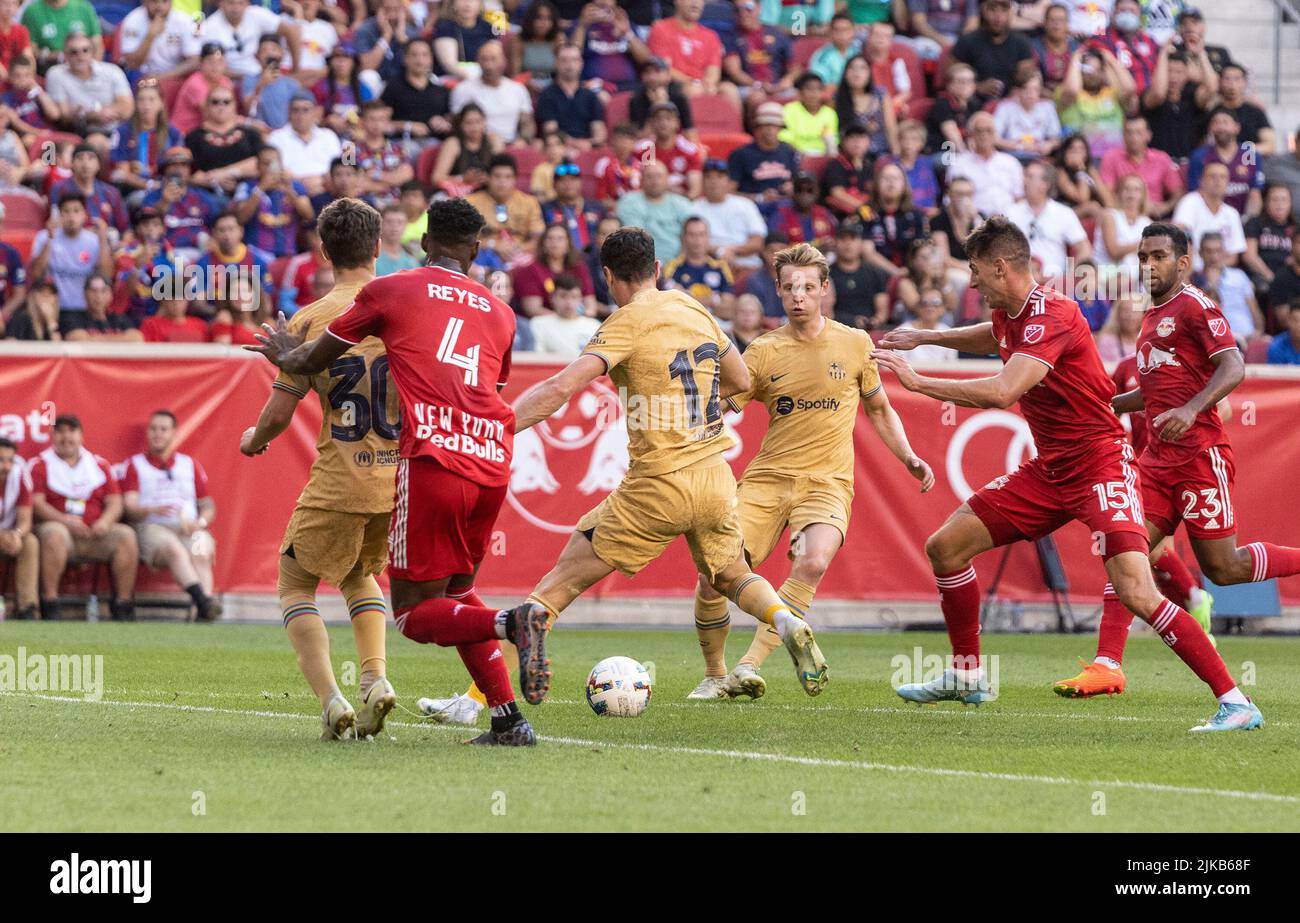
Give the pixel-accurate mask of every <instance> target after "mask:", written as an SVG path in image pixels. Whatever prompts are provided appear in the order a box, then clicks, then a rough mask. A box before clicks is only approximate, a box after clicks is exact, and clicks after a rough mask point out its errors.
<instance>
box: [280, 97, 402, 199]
mask: <svg viewBox="0 0 1300 923" xmlns="http://www.w3.org/2000/svg"><path fill="white" fill-rule="evenodd" d="M320 117H321V111H320V107H319V106H318V105H316V100H315V98H314V97H313V96H312V95H311V94H310V93H308V92H307V91H306V90H303V89H299V90H298V94H297V95H296V96H295V97H294V98H293V102H291V103H290V104H289V124H288V125H285V126H284V127H283V128H277V129H276V130H275V131H273V132H271V133H270V134H269V135H267V137H266V143H267V144H268V145H270V146H271V147H274V148H276V149H277V150H279V152H280V159H281V162H282V163H283V164H284V165H285V172H286V173H288V174H289V176H290V177H292V178H293V179H296V180H298V181H299V182H300V183H302V185H303V188H304V189H306V190H307V193H308V195H316V194H317V193H319V192H321V191H323V190H324V188H325V177H326V176H327V175H328V174H329V171H330V164H331V163H333V162H334V159H335V158H336V157H340V156H342V154H343V144H342V142H341V141H339V136H338V135H336V134H334V132H332V131H330V130H329V129H328V128H325V127H324V126H322V125H321V124H320ZM358 156H359V155H358ZM408 178H409V177H408Z"/></svg>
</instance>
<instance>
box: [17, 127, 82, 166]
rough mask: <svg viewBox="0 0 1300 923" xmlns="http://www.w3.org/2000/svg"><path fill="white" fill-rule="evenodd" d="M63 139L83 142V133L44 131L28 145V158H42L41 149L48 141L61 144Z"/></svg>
mask: <svg viewBox="0 0 1300 923" xmlns="http://www.w3.org/2000/svg"><path fill="white" fill-rule="evenodd" d="M62 141H71V142H72V143H73V144H80V143H81V142H82V137H81V135H74V134H72V133H70V132H66V131H43V132H41V133H40V134H38V135H36V136H35V137H33V138H32V143H31V144H29V145H28V146H27V158H28V159H29V160H40V159H41V150H42V148H44V147H45V145H46V143H53V144H59V143H60V142H62Z"/></svg>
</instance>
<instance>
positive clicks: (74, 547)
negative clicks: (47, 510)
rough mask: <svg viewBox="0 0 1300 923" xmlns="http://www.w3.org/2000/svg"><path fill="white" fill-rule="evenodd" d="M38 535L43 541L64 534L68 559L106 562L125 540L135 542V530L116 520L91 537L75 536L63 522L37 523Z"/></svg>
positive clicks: (36, 530)
mask: <svg viewBox="0 0 1300 923" xmlns="http://www.w3.org/2000/svg"><path fill="white" fill-rule="evenodd" d="M34 531H35V533H36V537H37V538H38V539H40V540H42V541H46V540H48V539H50V538H53V537H54V536H56V535H61V536H63V541H64V542H65V543H66V544H67V548H68V560H70V561H95V562H101V563H102V562H104V561H108V560H110V559H112V557H113V552H115V551H117V547H118V546H119V545H120V544H122V543H123V542H130V543H132V544H134V543H135V530H134V529H132V528H131V527H130V526H128V525H126V524H125V523H121V522H115V523H113V524H112V525H111V526H109V527H108V531H107V532H105V533H104V534H103V535H92V536H91V537H90V538H73V536H72V532H71V531H70V530H69V529H68V527H67V526H65V525H64V524H63V523H61V522H41V523H37V524H36V528H35V530H34Z"/></svg>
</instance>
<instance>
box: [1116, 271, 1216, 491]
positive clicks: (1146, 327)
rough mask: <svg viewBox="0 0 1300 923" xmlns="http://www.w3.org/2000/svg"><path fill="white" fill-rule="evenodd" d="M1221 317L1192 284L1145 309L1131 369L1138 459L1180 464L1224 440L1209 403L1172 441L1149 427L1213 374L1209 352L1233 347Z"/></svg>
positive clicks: (1205, 295) (1154, 462)
mask: <svg viewBox="0 0 1300 923" xmlns="http://www.w3.org/2000/svg"><path fill="white" fill-rule="evenodd" d="M1236 348H1237V341H1236V340H1235V339H1234V338H1233V336H1232V330H1231V328H1230V327H1229V326H1228V321H1227V318H1225V317H1224V316H1223V312H1222V311H1220V310H1219V306H1218V305H1216V304H1215V303H1214V301H1213V299H1211V298H1210V296H1209V295H1207V294H1205V292H1203V291H1201V290H1200V289H1199V288H1197V287H1196V286H1194V285H1184V286H1183V287H1182V290H1181V291H1179V292H1178V294H1177V295H1174V296H1173V297H1172V298H1170V299H1169V300H1168V301H1166V302H1165V303H1164V304H1161V305H1155V306H1153V307H1151V308H1149V309H1148V310H1147V312H1146V314H1145V315H1144V316H1143V318H1142V332H1141V333H1140V334H1138V347H1137V368H1138V374H1139V378H1140V380H1141V385H1142V399H1143V400H1144V401H1145V402H1146V408H1147V447H1146V455H1145V458H1144V464H1150V465H1156V466H1161V467H1167V466H1175V465H1181V464H1183V463H1185V462H1187V461H1190V460H1191V459H1192V458H1194V457H1195V456H1197V455H1199V454H1201V453H1202V452H1204V451H1205V450H1206V449H1209V448H1211V447H1213V446H1216V445H1227V444H1228V434H1227V433H1225V432H1224V431H1223V421H1222V420H1220V419H1219V411H1218V410H1217V409H1215V408H1214V407H1211V408H1210V409H1209V410H1207V411H1205V412H1204V413H1202V414H1200V415H1198V416H1197V418H1196V422H1195V423H1193V424H1192V428H1191V429H1189V430H1188V431H1187V432H1186V433H1184V434H1183V436H1182V438H1181V439H1179V440H1178V441H1177V442H1167V441H1165V440H1163V439H1161V438H1160V436H1159V435H1158V434H1157V433H1156V432H1155V431H1154V430H1153V429H1152V421H1153V420H1155V418H1156V417H1158V416H1160V414H1162V413H1164V412H1165V411H1166V410H1170V409H1172V408H1174V407H1181V406H1183V405H1184V404H1186V403H1187V402H1188V401H1189V400H1191V398H1192V397H1193V396H1194V395H1195V394H1196V393H1197V392H1198V391H1200V390H1201V389H1202V388H1204V387H1205V383H1206V382H1207V381H1209V380H1210V376H1211V375H1213V374H1214V369H1215V365H1214V362H1213V361H1212V359H1213V357H1214V356H1217V355H1218V354H1219V353H1221V352H1225V351H1227V350H1229V349H1236Z"/></svg>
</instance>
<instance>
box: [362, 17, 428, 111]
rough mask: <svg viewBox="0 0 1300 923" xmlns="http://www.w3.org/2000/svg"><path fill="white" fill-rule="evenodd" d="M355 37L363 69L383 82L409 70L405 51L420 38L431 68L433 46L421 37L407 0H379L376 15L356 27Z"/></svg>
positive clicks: (389, 81) (387, 81) (393, 79)
mask: <svg viewBox="0 0 1300 923" xmlns="http://www.w3.org/2000/svg"><path fill="white" fill-rule="evenodd" d="M352 40H353V42H354V43H355V44H356V48H357V54H358V55H359V56H360V62H361V67H362V69H363V70H364V71H370V72H373V73H374V74H375V76H376V77H377V78H378V80H380V81H382V82H383V83H384V84H390V83H392V82H393V81H395V80H398V79H400V78H401V76H402V74H403V73H409V71H408V69H407V67H406V60H405V57H406V51H407V48H408V46H409V45H410V44H411V43H414V42H416V41H417V40H418V41H419V43H420V44H421V45H423V46H424V48H425V50H427V51H428V62H427V69H428V70H427V72H432V68H433V48H432V46H430V45H429V43H428V42H427V41H425V40H424V39H421V38H420V26H419V24H418V23H416V22H415V21H414V20H413V19H412V18H411V15H410V11H409V9H408V7H407V4H406V2H405V0H379V3H378V5H377V7H376V9H375V15H373V16H371V17H370V18H369V19H367V20H366V21H365V22H363V23H362V24H361V25H360V26H359V27H357V30H356V32H355V33H354V34H353V36H352ZM393 108H394V109H396V108H398V107H397V106H396V105H394V106H393Z"/></svg>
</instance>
